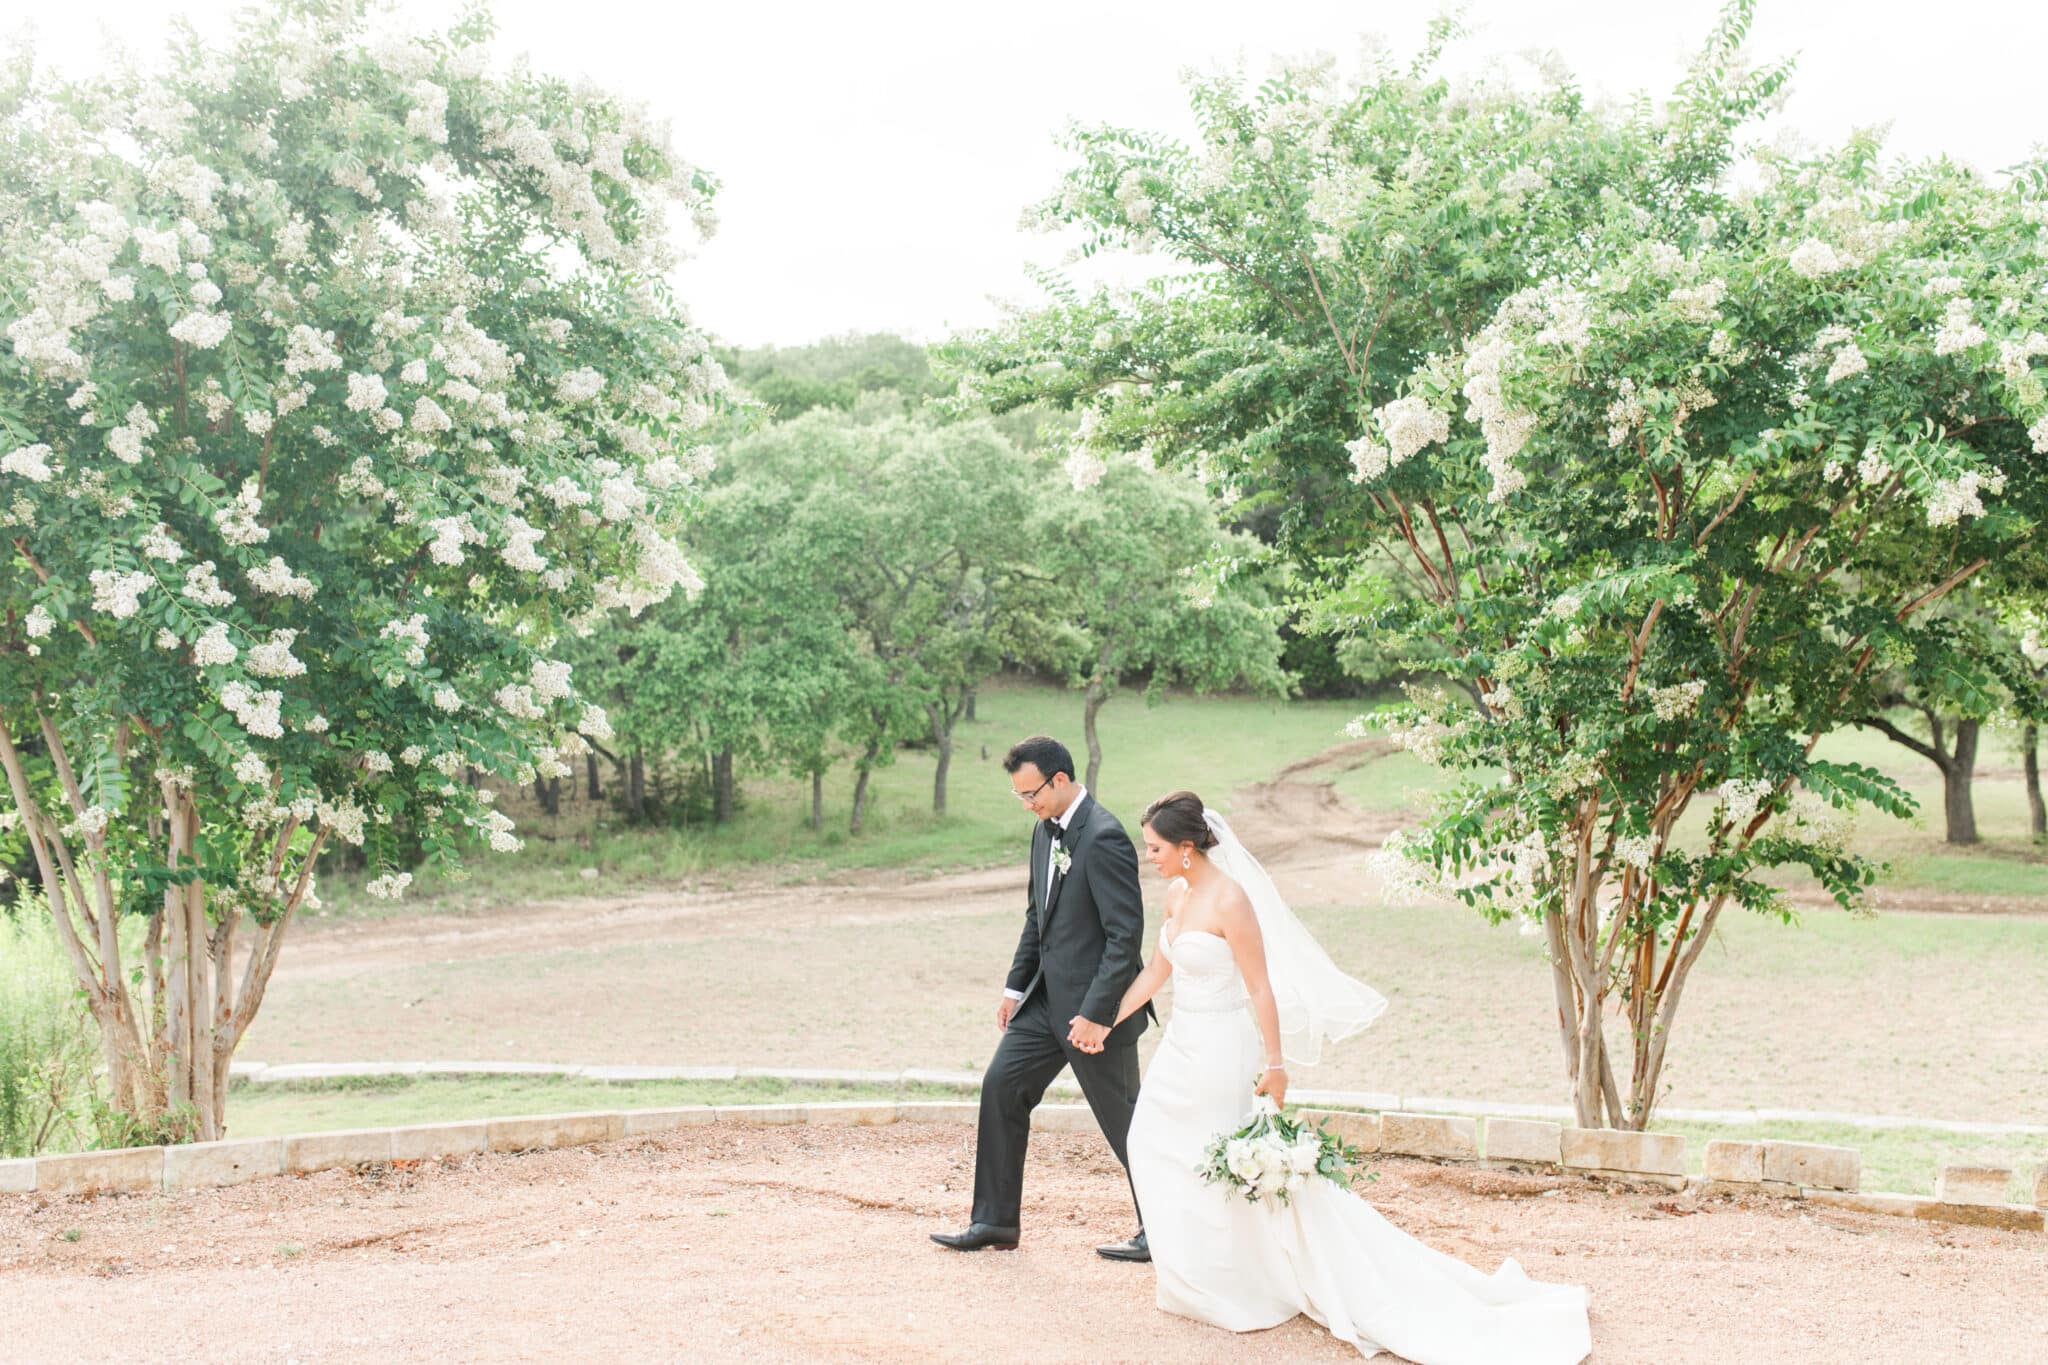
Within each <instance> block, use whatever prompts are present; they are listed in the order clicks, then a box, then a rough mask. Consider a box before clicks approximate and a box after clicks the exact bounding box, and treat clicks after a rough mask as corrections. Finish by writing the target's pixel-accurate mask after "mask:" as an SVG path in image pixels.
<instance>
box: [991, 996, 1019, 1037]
mask: <svg viewBox="0 0 2048 1365" xmlns="http://www.w3.org/2000/svg"><path fill="white" fill-rule="evenodd" d="M1016 1012H1017V1002H1016V1001H1014V1000H1012V999H1011V998H1010V997H1009V994H1008V993H1007V992H1005V993H1004V995H1003V998H1002V999H1001V1000H998V1001H997V1002H996V1032H997V1033H1008V1032H1009V1031H1010V1016H1011V1015H1013V1014H1015V1013H1016Z"/></svg>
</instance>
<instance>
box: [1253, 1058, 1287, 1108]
mask: <svg viewBox="0 0 2048 1365" xmlns="http://www.w3.org/2000/svg"><path fill="white" fill-rule="evenodd" d="M1252 1093H1253V1094H1254V1095H1270V1096H1272V1098H1273V1103H1274V1104H1275V1105H1277V1106H1280V1107H1282V1108H1285V1107H1286V1104H1287V1068H1286V1067H1284V1066H1269V1067H1267V1068H1266V1069H1265V1070H1264V1071H1261V1072H1260V1073H1259V1083H1258V1084H1257V1085H1255V1086H1253V1087H1252Z"/></svg>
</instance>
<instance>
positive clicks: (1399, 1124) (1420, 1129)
mask: <svg viewBox="0 0 2048 1365" xmlns="http://www.w3.org/2000/svg"><path fill="white" fill-rule="evenodd" d="M1380 1150H1381V1151H1382V1152H1388V1153H1392V1154H1394V1155H1398V1156H1427V1157H1436V1158H1438V1159H1440V1160H1445V1159H1448V1160H1459V1161H1470V1160H1474V1159H1476V1158H1477V1157H1478V1155H1479V1122H1478V1120H1476V1119H1467V1118H1455V1117H1453V1116H1451V1115H1449V1114H1404V1113H1401V1112H1399V1111H1396V1112H1394V1113H1391V1114H1381V1115H1380Z"/></svg>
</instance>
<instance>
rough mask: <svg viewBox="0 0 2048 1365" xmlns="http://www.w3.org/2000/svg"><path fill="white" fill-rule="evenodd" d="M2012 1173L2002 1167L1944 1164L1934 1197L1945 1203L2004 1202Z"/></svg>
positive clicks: (1935, 1185)
mask: <svg viewBox="0 0 2048 1365" xmlns="http://www.w3.org/2000/svg"><path fill="white" fill-rule="evenodd" d="M2011 1184H2012V1172H2011V1171H2010V1170H2008V1169H2007V1168H2005V1167H2003V1166H1943V1167H1942V1168H1941V1175H1940V1176H1939V1177H1938V1178H1937V1179H1936V1180H1935V1182H1934V1197H1935V1198H1936V1199H1939V1200H1940V1201H1941V1202H1942V1203H1944V1204H2003V1203H2004V1202H2005V1191H2006V1189H2007V1187H2009V1186H2010V1185H2011Z"/></svg>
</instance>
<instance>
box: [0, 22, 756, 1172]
mask: <svg viewBox="0 0 2048 1365" xmlns="http://www.w3.org/2000/svg"><path fill="white" fill-rule="evenodd" d="M384 18H385V16H381V15H380V16H379V22H381V21H382V20H383V19H384ZM489 32H490V23H489V19H488V16H487V14H485V13H484V12H483V11H481V10H471V11H467V12H466V13H465V14H464V15H463V17H462V18H461V19H460V20H459V21H458V22H457V23H456V24H455V26H454V27H453V28H451V29H449V30H447V31H445V32H438V33H430V34H426V35H423V36H419V37H410V36H404V37H401V36H398V35H395V34H394V33H392V32H389V31H387V30H385V29H384V28H382V27H379V25H378V23H373V20H372V9H371V6H370V5H369V4H367V3H366V2H365V0H340V2H339V3H334V4H317V5H316V4H302V3H290V4H284V5H279V6H274V7H271V8H268V9H261V10H252V11H249V12H246V13H245V14H243V15H242V16H241V17H240V18H239V19H238V21H237V25H236V27H235V29H234V30H233V32H232V34H231V36H230V37H229V39H228V40H227V42H226V43H225V44H224V45H222V46H219V47H215V46H212V45H209V44H207V43H204V42H201V41H200V40H198V39H197V38H194V37H191V36H189V35H187V36H185V37H183V38H181V39H180V40H179V42H178V43H177V44H176V45H175V46H174V47H173V48H172V49H171V51H170V52H169V53H168V54H167V55H166V57H165V59H164V60H163V61H162V62H160V63H159V64H158V65H157V66H156V67H155V68H152V69H142V68H139V67H133V66H128V65H125V64H124V65H121V66H118V67H116V68H114V69H112V70H110V71H109V72H107V73H106V74H104V75H102V76H99V77H95V78H93V79H90V80H84V81H76V82H68V81H64V80H61V79H53V78H50V77H47V76H44V75H42V74H40V73H36V72H35V71H33V69H32V68H30V67H28V66H26V65H24V66H23V67H21V68H19V69H10V70H9V71H8V72H7V73H6V75H5V77H4V78H0V79H4V81H5V82H6V84H5V85H4V86H0V330H5V331H6V333H7V334H8V337H9V339H10V342H11V345H9V346H8V347H7V348H5V349H4V350H0V527H4V530H5V535H4V540H5V543H6V545H7V551H6V555H5V557H4V558H0V661H4V663H0V762H4V765H5V767H6V770H7V776H8V778H9V784H8V792H9V797H10V799H11V804H12V806H13V807H14V809H15V812H16V813H17V814H18V816H19V818H20V820H21V829H22V831H23V832H24V833H25V834H26V836H27V837H28V839H29V841H30V843H31V845H32V851H33V853H34V858H33V861H34V863H35V866H36V872H37V875H38V877H39V879H40V880H41V882H42V886H43V889H44V891H45V892H46V893H47V894H48V895H49V896H50V897H51V899H52V905H51V907H50V908H51V911H52V913H53V914H54V915H55V916H57V917H58V919H59V921H60V923H65V924H72V925H74V927H75V928H76V931H77V932H78V933H80V934H81V935H82V936H83V937H85V938H86V939H88V940H89V939H92V938H94V937H95V936H97V938H98V940H99V942H98V943H97V944H95V948H96V949H97V950H98V954H99V955H98V956H97V957H96V958H94V959H91V960H90V961H88V959H86V958H84V957H78V958H76V959H75V961H76V962H77V963H78V964H79V965H78V970H79V972H80V975H81V978H86V977H90V978H92V979H90V980H82V984H85V985H87V986H88V987H89V991H88V995H89V998H90V999H91V1000H93V1001H94V1002H95V1007H96V1008H97V1009H99V1010H100V1011H101V1012H102V1022H103V1024H104V1025H105V1026H106V1034H105V1036H106V1038H107V1040H108V1042H107V1047H108V1054H107V1058H106V1061H107V1065H108V1067H109V1069H110V1071H111V1073H112V1074H113V1078H114V1083H113V1089H114V1091H115V1100H114V1102H115V1103H116V1104H118V1105H119V1106H120V1107H124V1108H126V1109H128V1110H130V1111H131V1112H133V1113H134V1114H136V1115H138V1116H139V1117H140V1119H141V1120H142V1121H145V1122H149V1121H154V1117H153V1116H155V1115H156V1114H157V1113H159V1112H160V1109H161V1106H162V1105H163V1103H164V1096H165V1084H164V1080H165V1078H164V1074H163V1073H166V1072H173V1071H177V1072H179V1074H177V1075H173V1076H171V1077H170V1085H169V1093H170V1094H171V1095H172V1096H174V1097H175V1096H177V1095H179V1094H180V1093H181V1092H182V1089H183V1088H184V1087H186V1086H187V1085H196V1086H198V1087H199V1088H200V1089H205V1088H207V1087H206V1085H205V1084H204V1082H205V1081H206V1074H205V1073H206V1071H207V1068H206V1067H205V1066H204V1065H202V1064H201V1062H199V1061H197V1060H195V1059H196V1058H199V1057H200V1056H201V1054H202V1053H203V1052H208V1051H210V1052H213V1053H217V1054H218V1055H217V1056H216V1057H215V1058H214V1060H215V1061H216V1062H217V1063H218V1065H217V1067H215V1068H214V1069H213V1070H214V1074H215V1075H216V1076H217V1077H219V1076H224V1073H225V1067H226V1058H227V1057H228V1055H230V1054H231V1053H232V1051H233V1047H234V1044H235V1042H236V1040H238V1039H239V1037H240V1036H241V1031H242V1030H243V1029H246V1027H247V1026H248V1023H249V1019H250V1017H251V1016H252V1015H253V1013H254V1011H255V1009H256V1007H257V1005H258V1003H259V1002H260V999H261V994H262V987H263V983H264V981H265V980H266V979H267V976H268V973H269V971H270V969H271V967H272V966H273V965H274V962H275V958H276V945H277V942H278V940H279V937H280V936H281V935H282V933H283V931H284V926H285V925H286V924H287V923H288V921H289V919H290V917H291V916H292V914H293V912H294V911H295V910H296V908H297V907H298V906H299V905H301V904H302V903H304V901H305V899H306V897H307V895H308V893H309V891H310V890H311V886H312V881H311V878H312V872H313V868H314V863H315V860H316V858H317V855H318V853H319V851H320V849H321V848H322V847H323V846H324V845H325V844H327V843H328V842H330V841H335V842H341V843H347V844H349V845H353V846H360V847H366V848H367V856H368V857H369V858H370V859H371V860H373V861H376V862H379V863H384V862H386V861H396V858H397V856H398V855H400V854H401V853H404V852H408V851H410V850H411V849H412V848H414V847H423V848H424V850H425V852H426V854H427V856H428V857H429V858H430V859H432V860H436V861H440V862H443V863H453V862H455V861H456V860H457V859H459V857H460V856H461V854H462V852H463V850H464V848H465V847H466V846H469V845H470V844H471V842H472V838H473V837H475V836H481V837H483V838H485V839H487V840H488V841H489V842H490V844H491V846H492V847H493V848H496V849H500V850H504V849H510V848H514V847H517V845H518V840H517V838H516V837H515V836H514V835H513V834H512V833H511V829H510V823H509V821H508V820H507V819H506V818H505V817H504V816H503V815H502V814H501V813H499V812H497V811H494V810H492V809H490V808H489V806H488V804H487V803H486V802H485V801H484V800H483V799H481V798H480V797H479V795H478V788H477V787H476V785H475V784H473V783H472V782H471V781H469V780H467V779H468V778H469V775H470V774H471V773H473V772H483V773H490V774H495V775H499V776H503V777H507V778H511V779H513V780H515V781H522V782H523V781H526V780H530V779H531V777H532V776H533V775H534V774H536V773H540V774H546V773H550V772H557V771H561V770H564V768H565V760H567V759H568V758H572V757H574V756H576V755H577V754H580V753H581V752H582V751H583V749H584V748H585V746H586V744H587V741H586V740H585V738H584V732H588V733H589V734H590V735H591V736H592V737H595V738H598V739H600V740H601V739H602V738H603V737H604V734H605V733H606V731H605V726H604V717H603V716H602V714H601V713H600V712H596V711H592V710H588V709H586V708H585V706H584V705H583V703H582V700H581V699H580V698H578V697H577V696H576V694H575V690H574V688H573V686H572V685H571V683H570V680H569V676H568V670H567V668H566V667H565V666H564V665H563V664H562V662H561V661H560V660H558V659H555V658H554V657H552V653H551V651H552V650H553V649H554V646H555V643H556V641H557V640H558V639H559V638H560V637H561V636H563V635H565V634H568V633H570V632H572V631H574V630H575V629H578V628H581V627H587V626H588V625H590V624H592V623H593V622H595V621H596V620H598V619H601V618H602V617H603V616H605V615H606V614H607V613H609V612H611V611H613V610H615V609H618V608H626V609H628V610H639V609H642V608H644V607H646V606H648V605H650V604H652V603H655V602H658V601H661V600H663V599H665V598H666V597H667V596H668V595H669V594H670V593H671V591H673V590H674V589H675V588H677V587H683V588H686V589H687V588H688V587H690V586H692V585H693V584H694V582H695V578H694V574H693V571H692V570H691V568H690V566H689V564H688V563H687V561H686V560H685V559H684V558H683V555H682V553H681V552H680V550H679V549H678V548H677V547H676V545H675V544H674V540H673V537H674V534H675V530H676V527H677V525H678V523H679V521H680V519H681V517H682V515H683V514H684V512H685V511H686V509H687V505H688V502H689V498H690V488H691V484H692V482H693V479H694V477H695V475H696V473H697V472H698V471H699V466H700V464H701V460H700V458H699V456H698V455H697V453H696V451H695V449H694V447H693V445H692V442H693V441H694V440H696V439H697V437H698V433H699V432H700V430H701V429H702V428H703V427H704V426H705V425H706V424H708V423H709V422H711V421H712V420H713V418H714V417H715V415H716V413H717V412H718V410H719V409H720V408H721V406H723V404H724V402H725V396H726V385H725V380H724V376H723V374H722V372H721V371H720V370H719V368H718V366H717V364H716V363H715V361H713V360H712V359H711V357H710V354H709V345H708V342H707V341H706V340H705V339H704V338H703V337H701V336H700V335H698V334H697V333H695V332H694V331H693V330H692V329H691V328H690V327H689V326H688V325H687V324H686V322H685V320H684V318H683V315H682V313H681V311H680V309H678V308H677V307H676V306H675V304H674V301H673V300H672V299H671V298H670V296H669V294H668V291H667V289H666V288H665V287H664V286H663V285H661V284H660V283H659V280H660V279H661V276H662V274H663V272H664V271H665V270H666V269H667V267H668V265H669V264H670V263H671V261H672V258H673V253H672V251H671V249H670V243H669V240H668V236H669V234H668V226H667V224H668V212H669V207H670V205H671V204H672V203H677V202H679V203H680V204H681V206H682V207H683V208H684V209H685V211H687V212H689V213H690V214H692V215H693V216H694V217H695V218H696V220H697V221H698V224H699V226H700V227H708V226H709V223H710V221H711V219H710V215H709V202H710V197H711V193H712V190H713V188H714V186H713V182H712V181H711V179H710V178H709V177H708V176H706V175H705V174H704V173H702V172H701V171H699V170H698V169H696V168H695V167H693V166H691V165H689V164H688V163H687V162H685V161H684V160H682V159H681V158H680V157H679V156H677V155H676V153H675V152H674V150H673V149H672V148H671V147H669V145H668V144H667V137H666V131H665V129H662V128H659V127H656V126H654V125H653V124H650V123H648V122H647V121H646V120H645V119H644V118H643V116H642V115H641V113H640V112H639V111H638V109H637V108H636V107H635V106H633V105H632V104H630V103H628V102H625V101H621V100H617V99H614V98H611V97H609V96H606V95H604V94H602V93H601V92H597V91H594V90H591V89H588V88H586V87H583V86H572V85H571V84H570V83H568V82H566V81H561V80H556V79H550V78H547V77H545V76H542V75H540V74H537V73H535V72H533V71H531V70H529V69H527V68H525V67H523V66H522V67H519V68H516V69H514V70H512V71H510V72H509V73H505V74H499V73H496V72H494V71H493V70H492V69H491V66H490V63H489V61H488V60H487V54H486V53H485V51H484V49H483V46H482V45H483V43H484V41H485V40H486V39H487V38H488V36H489ZM111 149H118V150H111ZM160 812H168V817H167V818H166V817H164V816H162V815H160ZM472 831H474V832H475V835H474V836H473V835H472ZM59 865H63V866H64V867H66V868H67V869H72V868H75V869H76V875H75V876H70V875H66V876H62V877H60V876H59V875H58V874H57V871H56V869H57V868H58V867H59ZM378 885H380V887H381V889H383V890H385V891H387V892H395V891H397V890H399V889H402V882H401V881H400V880H399V879H398V878H397V877H396V876H387V877H385V878H384V879H382V880H381V881H380V883H378ZM181 890H189V891H190V892H192V893H193V894H192V896H191V897H189V898H188V897H187V896H184V895H179V894H174V893H176V892H179V891H181ZM167 904H179V905H192V906H196V907H197V908H198V909H199V910H200V914H199V915H198V917H197V918H196V919H195V920H194V921H193V922H192V923H190V924H183V923H181V922H180V921H181V920H182V919H183V915H182V912H181V913H180V914H177V915H172V916H169V917H168V918H169V919H170V920H171V921H172V923H171V925H170V926H169V929H168V931H167V932H169V933H170V934H171V935H172V938H170V939H168V940H166V941H167V943H169V944H170V946H171V949H172V955H173V956H174V957H175V956H176V955H177V953H178V952H181V951H182V949H179V948H178V947H177V942H178V940H177V939H176V937H175V936H176V935H177V934H180V933H185V932H190V933H191V934H192V936H193V937H194V938H195V939H198V938H201V937H203V936H210V940H211V942H212V943H213V945H214V953H213V957H214V958H215V959H217V960H216V961H214V962H212V963H210V964H209V966H208V969H207V972H208V973H212V972H215V971H219V972H221V973H222V974H224V975H225V974H227V973H229V972H231V971H232V969H233V968H234V963H233V962H232V961H231V960H229V950H230V948H231V947H240V948H243V949H247V950H251V951H252V952H253V957H254V961H255V962H256V964H257V965H256V969H255V970H254V971H252V972H250V973H249V974H248V975H246V976H244V977H242V978H241V979H242V980H243V982H244V983H245V989H244V991H243V993H242V994H241V995H240V996H239V997H237V996H236V995H235V994H234V992H232V991H228V992H225V993H224V994H223V995H222V996H221V1000H222V1002H223V1005H224V1006H227V1007H226V1008H223V1009H222V1010H220V1011H218V1015H219V1017H218V1018H215V1019H214V1022H213V1023H211V1024H195V1023H194V1021H195V1020H198V1019H200V1018H201V1017H202V1015H207V1014H211V1013H213V1012H210V1011H202V1010H194V1011H189V1012H185V1013H182V1014H181V1013H179V1012H178V1011H177V1010H176V1009H172V1010H171V1011H170V1014H169V1017H170V1021H171V1022H170V1023H169V1024H166V1025H163V1026H161V1027H160V1026H158V1025H157V1024H156V1023H155V1020H156V1018H157V1017H158V1016H160V1015H162V1014H163V1013H164V1010H163V1008H162V997H163V992H164V990H165V989H166V983H165V982H163V981H162V980H161V979H160V970H161V969H160V964H154V963H153V964H150V965H151V966H152V967H153V968H155V969H156V970H155V972H154V973H152V972H138V973H137V974H135V976H134V978H132V979H131V977H130V974H129V972H128V971H127V970H126V968H125V967H124V966H123V964H122V962H121V960H120V957H119V953H118V949H117V942H116V941H117V939H118V927H117V926H116V925H115V923H114V921H116V920H117V919H118V918H119V916H120V915H121V914H122V913H123V912H124V911H127V912H144V913H153V914H154V913H161V912H162V910H163V909H164V907H165V906H166V905H167ZM237 925H239V926H241V930H242V932H243V933H244V934H245V935H247V937H245V938H243V939H242V940H240V941H239V943H238V942H237V941H236V940H235V939H234V937H233V935H234V933H235V931H236V926H237ZM200 955H201V956H205V953H204V950H203V949H201V950H200ZM210 980H211V977H210V975H209V976H208V977H207V983H199V982H198V981H197V980H196V979H195V986H196V990H195V994H197V995H199V996H201V997H204V998H211V996H212V991H211V985H210ZM179 1028H183V1029H186V1030H187V1031H188V1032H191V1033H192V1036H190V1037H185V1038H177V1037H174V1036H173V1034H174V1033H175V1032H176V1030H177V1029H179ZM195 1067H196V1068H197V1070H196V1071H194V1070H193V1068H195ZM187 1073H189V1074H187ZM219 1088H220V1089H221V1090H222V1091H223V1092H224V1081H223V1082H222V1083H221V1085H220V1087H219ZM200 1104H201V1108H202V1110H205V1109H207V1108H208V1107H209V1106H210V1104H211V1098H210V1097H201V1098H200ZM211 1124H212V1118H211V1116H210V1115H209V1117H208V1119H207V1130H208V1132H209V1133H210V1132H211Z"/></svg>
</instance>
